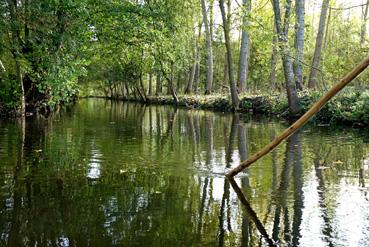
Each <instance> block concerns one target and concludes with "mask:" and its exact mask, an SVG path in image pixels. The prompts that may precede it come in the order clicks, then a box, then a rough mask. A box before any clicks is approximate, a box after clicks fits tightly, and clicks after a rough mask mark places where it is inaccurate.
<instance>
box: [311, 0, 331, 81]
mask: <svg viewBox="0 0 369 247" xmlns="http://www.w3.org/2000/svg"><path fill="white" fill-rule="evenodd" d="M328 6H329V0H323V4H322V12H321V14H320V20H319V29H318V34H317V36H316V43H315V51H314V57H313V63H312V66H311V70H310V76H309V88H316V87H317V81H318V72H319V68H320V60H321V55H322V46H323V36H324V29H325V21H326V17H327V10H328Z"/></svg>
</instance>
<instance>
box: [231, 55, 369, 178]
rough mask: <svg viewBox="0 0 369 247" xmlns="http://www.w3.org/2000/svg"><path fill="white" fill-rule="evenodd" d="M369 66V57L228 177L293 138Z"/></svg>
mask: <svg viewBox="0 0 369 247" xmlns="http://www.w3.org/2000/svg"><path fill="white" fill-rule="evenodd" d="M368 66H369V57H367V58H365V59H364V60H363V61H362V62H361V63H360V64H359V65H357V66H356V67H355V68H354V69H353V70H352V71H351V72H349V73H348V74H347V75H346V76H345V77H343V78H342V79H341V80H340V81H339V82H338V83H337V84H336V85H334V86H333V87H332V88H331V89H330V90H329V91H328V92H327V93H326V94H325V95H323V96H322V97H321V98H320V99H319V100H318V101H317V102H316V103H315V104H314V105H313V106H312V107H311V108H310V109H309V110H308V111H307V112H306V113H305V114H304V115H303V116H302V117H300V118H299V119H298V120H297V121H296V122H295V123H294V124H292V125H291V126H290V127H288V128H287V129H286V130H284V131H283V132H282V134H280V135H279V136H277V137H276V138H275V139H274V140H273V141H272V142H270V143H269V144H268V145H266V146H265V147H264V148H262V149H261V150H260V151H259V152H257V153H256V154H254V155H253V156H251V157H250V158H249V159H247V160H245V161H243V162H242V163H241V164H240V165H239V166H237V167H236V168H234V169H233V170H231V171H230V172H228V173H227V174H226V176H227V177H229V178H232V177H234V176H235V175H237V174H238V173H239V172H241V171H242V170H244V169H245V168H247V167H249V166H250V165H251V164H253V163H254V162H256V161H257V160H259V159H260V158H261V157H263V156H264V155H266V154H268V153H269V152H270V151H272V150H273V149H274V148H275V147H277V146H278V145H279V144H280V143H281V142H282V141H284V140H285V139H287V138H288V137H289V136H291V135H292V134H293V133H294V132H295V131H297V130H298V129H300V128H301V127H302V126H303V125H304V124H305V123H306V122H307V121H309V120H310V119H311V118H312V117H313V116H314V115H315V114H316V113H317V112H318V111H319V110H320V109H322V108H323V106H324V105H325V104H327V102H328V101H329V100H330V99H331V98H332V97H334V96H335V95H336V94H337V93H338V92H340V91H341V90H342V89H343V88H344V87H345V86H346V85H347V84H349V83H350V82H351V81H352V80H353V79H355V78H356V77H357V76H358V75H359V74H360V73H361V72H363V71H364V70H365V69H366V68H367V67H368Z"/></svg>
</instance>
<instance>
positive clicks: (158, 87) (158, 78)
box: [155, 72, 162, 96]
mask: <svg viewBox="0 0 369 247" xmlns="http://www.w3.org/2000/svg"><path fill="white" fill-rule="evenodd" d="M161 93H162V86H161V75H160V73H159V72H158V73H157V74H156V93H155V95H156V96H159V95H160V94H161Z"/></svg>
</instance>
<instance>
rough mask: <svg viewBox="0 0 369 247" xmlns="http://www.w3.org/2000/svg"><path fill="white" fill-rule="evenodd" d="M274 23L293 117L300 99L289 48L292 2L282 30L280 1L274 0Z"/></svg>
mask: <svg viewBox="0 0 369 247" xmlns="http://www.w3.org/2000/svg"><path fill="white" fill-rule="evenodd" d="M273 10H274V21H275V26H276V30H277V35H278V43H279V47H280V49H281V51H282V52H281V53H282V60H283V70H284V77H285V84H286V90H287V98H288V105H289V110H290V114H291V115H296V114H297V113H298V112H299V110H300V106H299V99H298V97H297V92H296V84H295V82H294V74H293V66H292V59H291V51H290V48H289V46H288V26H289V19H290V14H291V0H287V1H286V6H285V17H284V25H283V29H282V20H281V10H280V5H279V0H273Z"/></svg>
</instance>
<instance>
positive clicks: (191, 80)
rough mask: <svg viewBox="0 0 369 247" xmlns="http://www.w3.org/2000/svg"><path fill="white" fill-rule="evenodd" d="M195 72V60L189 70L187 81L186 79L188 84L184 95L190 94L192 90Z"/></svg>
mask: <svg viewBox="0 0 369 247" xmlns="http://www.w3.org/2000/svg"><path fill="white" fill-rule="evenodd" d="M195 72H196V59H195V61H194V63H193V65H192V66H191V69H190V71H189V79H188V84H187V87H186V90H185V94H191V93H192V88H193V82H194V80H195Z"/></svg>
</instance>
